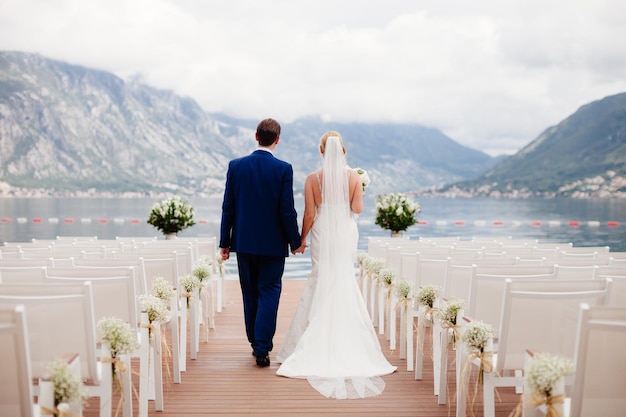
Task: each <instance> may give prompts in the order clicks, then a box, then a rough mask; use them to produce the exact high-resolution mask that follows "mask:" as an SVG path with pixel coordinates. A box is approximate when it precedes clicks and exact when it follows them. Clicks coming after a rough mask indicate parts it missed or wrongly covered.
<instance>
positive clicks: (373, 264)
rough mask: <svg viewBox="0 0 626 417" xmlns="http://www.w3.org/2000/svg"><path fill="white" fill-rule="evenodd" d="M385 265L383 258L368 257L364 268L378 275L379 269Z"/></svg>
mask: <svg viewBox="0 0 626 417" xmlns="http://www.w3.org/2000/svg"><path fill="white" fill-rule="evenodd" d="M384 266H385V260H384V259H380V258H368V259H367V262H366V264H365V269H366V270H367V272H369V273H370V274H374V275H378V273H379V272H380V270H381V269H383V267H384Z"/></svg>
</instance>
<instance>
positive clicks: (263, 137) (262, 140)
mask: <svg viewBox="0 0 626 417" xmlns="http://www.w3.org/2000/svg"><path fill="white" fill-rule="evenodd" d="M279 136H280V124H279V123H278V122H277V121H276V120H274V119H264V120H261V122H260V123H259V125H258V126H257V127H256V139H257V140H258V141H259V145H261V146H270V145H271V144H273V143H274V142H276V139H278V137H279Z"/></svg>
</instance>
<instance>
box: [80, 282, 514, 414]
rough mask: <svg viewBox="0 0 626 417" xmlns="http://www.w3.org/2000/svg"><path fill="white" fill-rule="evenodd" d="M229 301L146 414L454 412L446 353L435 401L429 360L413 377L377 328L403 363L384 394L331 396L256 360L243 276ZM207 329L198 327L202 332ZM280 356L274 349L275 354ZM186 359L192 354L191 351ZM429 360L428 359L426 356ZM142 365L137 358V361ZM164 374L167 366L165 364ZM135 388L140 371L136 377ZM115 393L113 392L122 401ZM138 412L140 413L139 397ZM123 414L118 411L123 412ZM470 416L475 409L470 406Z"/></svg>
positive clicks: (287, 308) (286, 318) (286, 300)
mask: <svg viewBox="0 0 626 417" xmlns="http://www.w3.org/2000/svg"><path fill="white" fill-rule="evenodd" d="M305 283H306V281H305V280H284V281H283V293H282V297H281V305H280V309H279V318H278V327H277V332H276V337H275V339H274V343H275V347H274V354H275V353H276V352H277V351H278V349H279V347H280V344H281V343H282V340H283V337H284V335H285V334H286V332H287V328H288V326H289V323H290V320H291V317H292V315H293V313H294V311H295V309H296V305H297V303H298V300H299V297H300V293H301V292H302V289H303V288H304V285H305ZM225 289H226V296H225V302H224V308H223V310H222V312H221V313H216V320H215V321H216V329H211V330H210V333H209V342H208V343H205V342H201V343H200V352H199V353H198V358H197V359H196V360H189V359H188V361H187V371H186V372H184V373H183V374H182V383H181V384H174V383H173V382H172V381H171V378H170V379H168V380H167V382H166V384H165V387H164V404H165V407H164V408H165V409H164V410H163V411H160V412H157V411H155V410H154V402H153V401H150V402H149V416H150V417H152V416H159V417H179V416H182V417H196V416H233V417H237V416H259V417H270V416H271V417H274V416H294V417H296V416H297V417H300V416H376V417H384V416H394V417H404V416H406V417H409V416H410V417H416V416H417V417H447V416H454V415H455V401H454V389H455V388H454V385H455V384H454V364H453V357H452V356H451V357H450V360H449V363H450V365H449V369H448V387H449V393H450V394H449V395H448V397H449V401H448V404H446V405H438V404H437V397H436V396H435V395H434V394H433V372H432V362H431V361H428V360H426V361H425V367H424V379H423V380H421V381H416V380H415V378H414V373H413V372H412V371H411V372H409V371H407V370H406V360H405V359H399V357H398V356H399V355H398V353H399V351H398V350H395V351H391V350H389V342H388V341H387V340H386V338H385V336H384V335H379V339H380V342H381V346H382V349H383V352H384V353H385V355H386V357H387V358H388V360H389V361H390V362H391V363H392V364H393V365H395V366H397V367H398V370H397V371H396V372H395V373H393V374H391V375H388V376H385V377H383V379H384V381H385V383H386V388H385V391H384V392H383V394H382V395H380V396H378V397H373V398H366V399H358V400H336V399H328V398H325V397H323V396H322V395H320V394H319V393H318V392H317V391H315V390H314V389H313V388H311V386H310V385H309V384H308V382H307V381H306V380H298V379H290V378H284V377H279V376H277V375H276V374H275V373H276V370H277V369H278V364H276V363H275V362H272V364H271V366H270V367H269V368H259V367H257V366H256V363H255V361H254V358H253V357H252V356H251V349H250V346H249V343H248V341H247V339H246V336H245V331H244V324H243V308H242V302H241V293H240V290H239V283H238V281H236V280H227V281H226V286H225ZM204 331H205V329H204V328H203V329H201V332H204ZM424 352H426V355H427V356H428V355H429V353H428V352H430V340H429V339H428V338H426V339H425V347H424ZM274 356H275V355H271V359H272V360H273V359H274ZM187 357H188V358H189V355H188V356H187ZM429 362H430V363H429ZM133 368H134V370H135V371H138V363H135V360H133ZM164 377H165V378H167V372H166V371H164ZM133 380H134V384H135V387H136V388H137V389H138V377H137V376H134V377H133ZM498 394H499V396H500V401H499V402H497V403H496V416H497V417H506V416H508V415H509V413H510V412H511V411H512V410H513V409H514V408H515V406H516V405H517V402H518V401H519V397H518V396H517V395H515V393H514V392H513V391H512V390H508V389H499V390H498ZM118 398H119V397H117V396H116V398H114V407H113V408H114V414H115V405H116V404H117V399H118ZM97 407H98V399H96V398H92V399H90V400H89V403H88V406H87V407H86V409H85V411H84V414H83V415H84V416H85V417H98V412H97ZM134 409H135V410H134V415H135V416H137V415H138V410H137V402H136V399H135V400H134ZM473 410H474V413H473V415H475V416H481V415H482V404H481V391H480V390H479V395H478V396H477V398H476V400H475V404H474V407H473ZM120 415H121V413H120ZM468 416H472V412H471V411H470V410H469V409H468Z"/></svg>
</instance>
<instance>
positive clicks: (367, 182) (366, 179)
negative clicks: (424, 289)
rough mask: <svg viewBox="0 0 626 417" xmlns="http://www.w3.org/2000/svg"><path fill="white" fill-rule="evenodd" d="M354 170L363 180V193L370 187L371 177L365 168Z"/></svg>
mask: <svg viewBox="0 0 626 417" xmlns="http://www.w3.org/2000/svg"><path fill="white" fill-rule="evenodd" d="M352 169H353V170H354V171H355V172H356V173H357V174H359V177H360V178H361V187H363V191H365V189H366V188H367V187H368V186H369V185H370V176H369V175H368V174H367V171H366V170H364V169H363V168H359V167H356V168H352Z"/></svg>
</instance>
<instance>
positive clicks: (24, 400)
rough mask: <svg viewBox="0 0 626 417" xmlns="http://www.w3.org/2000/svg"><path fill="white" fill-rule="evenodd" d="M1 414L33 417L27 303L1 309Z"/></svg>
mask: <svg viewBox="0 0 626 417" xmlns="http://www.w3.org/2000/svg"><path fill="white" fill-rule="evenodd" d="M0 352H2V354H1V355H0V369H2V377H1V378H0V415H1V416H22V417H31V416H34V413H33V411H34V410H33V390H32V382H31V381H32V373H31V369H30V353H29V344H28V332H27V328H26V312H25V309H24V306H22V305H18V306H15V307H4V306H3V307H1V308H0Z"/></svg>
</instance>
